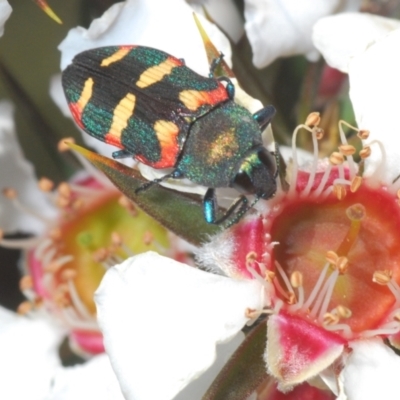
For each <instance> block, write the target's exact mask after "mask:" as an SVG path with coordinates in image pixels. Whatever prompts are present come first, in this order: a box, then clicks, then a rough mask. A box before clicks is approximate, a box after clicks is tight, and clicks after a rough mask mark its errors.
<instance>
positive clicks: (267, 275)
mask: <svg viewBox="0 0 400 400" xmlns="http://www.w3.org/2000/svg"><path fill="white" fill-rule="evenodd" d="M275 277H276V274H275V272H274V271H270V270H267V271H266V272H265V277H264V279H265V281H266V282H272V281H273V280H274V279H275Z"/></svg>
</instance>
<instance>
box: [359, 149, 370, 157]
mask: <svg viewBox="0 0 400 400" xmlns="http://www.w3.org/2000/svg"><path fill="white" fill-rule="evenodd" d="M359 155H360V158H362V159H363V160H365V159H366V158H368V157H369V156H370V155H371V147H369V146H365V147H364V148H363V149H362V150H360V152H359Z"/></svg>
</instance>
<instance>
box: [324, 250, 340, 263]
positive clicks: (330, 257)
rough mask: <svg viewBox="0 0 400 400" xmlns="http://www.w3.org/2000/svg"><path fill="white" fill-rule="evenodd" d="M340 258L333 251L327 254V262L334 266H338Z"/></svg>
mask: <svg viewBox="0 0 400 400" xmlns="http://www.w3.org/2000/svg"><path fill="white" fill-rule="evenodd" d="M338 258H339V256H338V255H337V254H336V253H335V252H334V251H332V250H329V251H327V252H326V255H325V260H326V261H327V262H328V263H329V264H332V265H336V263H337V260H338Z"/></svg>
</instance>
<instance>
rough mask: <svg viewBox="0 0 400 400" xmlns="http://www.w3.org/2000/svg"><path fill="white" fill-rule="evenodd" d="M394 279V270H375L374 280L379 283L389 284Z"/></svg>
mask: <svg viewBox="0 0 400 400" xmlns="http://www.w3.org/2000/svg"><path fill="white" fill-rule="evenodd" d="M391 279H392V271H389V270H387V269H385V270H383V271H375V272H374V275H373V276H372V282H375V283H377V284H378V285H382V286H384V285H387V284H388V283H389V282H390V281H391Z"/></svg>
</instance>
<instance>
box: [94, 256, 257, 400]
mask: <svg viewBox="0 0 400 400" xmlns="http://www.w3.org/2000/svg"><path fill="white" fill-rule="evenodd" d="M260 294H261V287H260V285H259V284H258V283H257V282H256V281H236V280H233V279H230V278H226V277H221V276H217V275H213V274H210V273H206V272H203V271H200V270H197V269H195V268H192V267H188V266H186V265H184V264H181V263H178V262H176V261H174V260H171V259H168V258H166V257H162V256H160V255H158V254H156V253H153V252H148V253H144V254H141V255H139V256H136V257H132V258H130V259H128V260H126V261H125V262H123V263H122V264H120V265H118V266H116V267H114V268H112V269H110V270H108V271H107V273H106V275H105V277H104V278H103V281H102V283H101V285H100V287H99V289H98V290H97V292H96V296H95V300H96V304H97V309H98V318H99V323H100V326H101V329H102V331H103V334H104V341H105V347H106V350H107V353H108V354H109V356H110V360H111V364H112V366H113V368H114V371H115V373H116V375H117V377H118V380H119V382H120V385H121V388H122V391H123V393H124V395H125V396H126V398H127V399H135V400H146V399H149V400H153V399H158V400H164V399H165V400H167V399H172V398H173V397H174V396H175V395H176V394H177V393H178V392H179V391H181V390H182V389H183V388H184V387H185V386H186V385H187V384H188V383H189V382H190V381H192V380H194V379H196V378H197V377H198V376H199V375H200V374H201V373H202V372H203V371H205V370H206V369H207V368H208V367H209V366H210V365H211V364H212V363H213V362H214V360H215V345H216V343H218V342H223V341H226V340H229V339H230V338H232V337H233V336H234V335H235V334H236V333H237V332H239V331H240V329H241V328H242V327H243V326H244V324H245V323H246V321H247V319H246V317H245V310H246V308H252V309H259V308H260V307H261V306H262V304H261V295H260ZM155 382H156V384H155Z"/></svg>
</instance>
